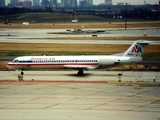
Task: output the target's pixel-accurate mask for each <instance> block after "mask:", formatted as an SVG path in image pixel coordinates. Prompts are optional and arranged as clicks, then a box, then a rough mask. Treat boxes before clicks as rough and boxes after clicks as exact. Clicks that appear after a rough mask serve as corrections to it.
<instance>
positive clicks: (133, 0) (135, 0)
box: [6, 0, 159, 5]
mask: <svg viewBox="0 0 160 120" xmlns="http://www.w3.org/2000/svg"><path fill="white" fill-rule="evenodd" d="M21 1H23V0H21ZM58 1H59V2H60V1H61V0H58ZM78 1H79V0H78ZM104 1H105V0H93V3H94V4H100V3H104ZM145 1H146V3H148V4H156V3H157V4H158V2H159V0H145ZM6 2H7V3H9V2H10V0H6ZM112 2H113V4H114V5H116V4H117V3H118V2H123V3H126V2H127V3H130V4H144V0H112Z"/></svg>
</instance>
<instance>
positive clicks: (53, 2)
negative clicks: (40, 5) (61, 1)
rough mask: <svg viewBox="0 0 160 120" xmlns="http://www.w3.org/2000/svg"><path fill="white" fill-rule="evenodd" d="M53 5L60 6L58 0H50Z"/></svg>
mask: <svg viewBox="0 0 160 120" xmlns="http://www.w3.org/2000/svg"><path fill="white" fill-rule="evenodd" d="M50 6H51V7H58V4H57V0H50Z"/></svg>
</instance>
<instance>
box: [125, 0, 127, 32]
mask: <svg viewBox="0 0 160 120" xmlns="http://www.w3.org/2000/svg"><path fill="white" fill-rule="evenodd" d="M125 11H126V12H125V30H127V3H126V10H125Z"/></svg>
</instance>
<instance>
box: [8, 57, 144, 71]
mask: <svg viewBox="0 0 160 120" xmlns="http://www.w3.org/2000/svg"><path fill="white" fill-rule="evenodd" d="M141 60H142V58H141V57H122V56H112V55H110V56H103V55H102V56H24V57H18V58H16V59H14V60H13V61H12V62H9V63H8V64H7V67H8V68H10V69H20V70H22V69H23V70H25V69H37V68H72V69H77V70H79V69H82V70H88V69H98V68H106V67H110V66H112V67H113V66H116V65H121V64H126V63H131V62H138V61H141Z"/></svg>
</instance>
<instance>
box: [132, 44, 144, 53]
mask: <svg viewBox="0 0 160 120" xmlns="http://www.w3.org/2000/svg"><path fill="white" fill-rule="evenodd" d="M132 53H142V49H141V47H139V46H138V45H135V46H134V47H133V48H132Z"/></svg>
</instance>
